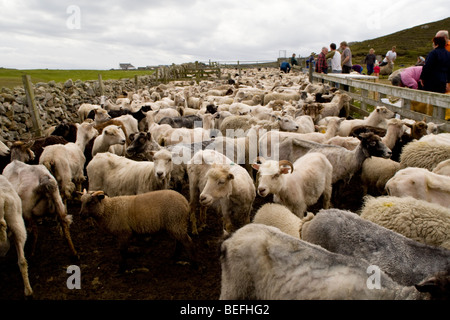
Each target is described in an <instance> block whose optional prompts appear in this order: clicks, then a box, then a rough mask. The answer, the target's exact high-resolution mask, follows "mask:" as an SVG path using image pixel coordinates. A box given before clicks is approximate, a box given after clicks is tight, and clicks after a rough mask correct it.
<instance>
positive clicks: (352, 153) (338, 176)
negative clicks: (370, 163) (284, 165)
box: [260, 132, 391, 184]
mask: <svg viewBox="0 0 450 320" xmlns="http://www.w3.org/2000/svg"><path fill="white" fill-rule="evenodd" d="M358 138H359V140H360V141H361V142H360V143H359V145H358V147H357V148H356V149H354V150H348V149H345V148H343V147H339V146H333V145H327V144H320V143H315V142H311V141H305V140H301V139H286V140H285V141H283V142H282V143H280V145H279V158H280V159H287V160H289V161H291V162H292V161H296V160H297V159H298V158H300V157H301V156H303V155H305V154H306V153H308V152H320V153H323V154H325V155H326V156H327V158H328V160H329V161H330V163H331V164H332V166H333V178H332V183H333V184H335V183H336V182H338V181H341V180H342V181H343V182H345V183H347V182H349V181H350V179H351V178H352V176H353V175H354V174H355V173H356V172H358V171H359V170H360V169H361V166H362V163H363V162H364V160H365V159H367V158H369V157H371V156H376V157H383V158H389V156H390V154H391V151H390V150H389V148H387V147H386V146H385V145H384V144H383V143H382V142H381V138H380V137H379V136H377V135H374V134H373V133H371V132H369V133H362V134H360V135H359V136H358ZM264 148H265V145H264V144H263V145H261V139H260V154H261V155H264V154H266V150H267V149H264ZM261 150H262V152H261ZM344 164H345V165H344Z"/></svg>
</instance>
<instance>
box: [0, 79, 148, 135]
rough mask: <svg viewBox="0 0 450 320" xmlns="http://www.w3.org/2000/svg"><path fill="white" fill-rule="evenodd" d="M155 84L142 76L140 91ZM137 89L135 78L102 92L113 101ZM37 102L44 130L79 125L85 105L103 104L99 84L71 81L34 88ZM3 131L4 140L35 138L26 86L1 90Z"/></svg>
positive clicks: (107, 86) (108, 84) (107, 83)
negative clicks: (66, 122)
mask: <svg viewBox="0 0 450 320" xmlns="http://www.w3.org/2000/svg"><path fill="white" fill-rule="evenodd" d="M154 85H156V82H155V79H154V78H152V77H151V76H140V77H139V80H138V86H139V88H143V87H150V86H154ZM135 88H136V83H135V79H134V78H132V79H121V80H104V81H103V90H104V91H103V92H104V95H105V96H107V97H108V98H111V99H113V101H115V98H116V97H117V96H119V95H121V94H122V92H124V91H133V90H135ZM34 95H35V101H36V104H37V106H38V109H39V114H40V122H41V126H42V129H43V130H45V129H47V128H49V127H51V126H54V125H57V124H58V123H60V122H61V121H64V120H65V121H69V122H79V117H78V113H77V110H78V108H79V106H80V105H81V104H82V103H92V104H100V96H101V90H100V84H99V81H81V80H76V81H73V80H72V79H69V80H67V81H66V82H63V83H56V82H55V81H50V82H48V83H45V82H39V83H36V84H35V85H34ZM0 128H1V138H0V139H1V140H2V141H14V140H26V139H31V138H35V135H34V133H33V122H32V118H31V110H30V107H29V106H28V104H27V97H26V93H25V89H24V88H23V87H16V88H14V89H10V88H2V89H1V91H0Z"/></svg>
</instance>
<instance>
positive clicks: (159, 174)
mask: <svg viewBox="0 0 450 320" xmlns="http://www.w3.org/2000/svg"><path fill="white" fill-rule="evenodd" d="M156 174H157V175H158V178H161V177H162V175H163V174H164V172H161V171H158V172H157V173H156Z"/></svg>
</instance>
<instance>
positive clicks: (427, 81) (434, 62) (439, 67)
mask: <svg viewBox="0 0 450 320" xmlns="http://www.w3.org/2000/svg"><path fill="white" fill-rule="evenodd" d="M433 48H434V49H433V50H432V51H431V52H430V53H429V54H428V55H427V57H426V58H423V57H418V59H417V62H416V65H415V66H413V67H409V68H405V69H403V70H402V71H401V72H400V73H398V74H397V75H396V76H395V77H393V78H392V80H391V82H392V84H393V85H396V86H401V87H409V88H413V89H421V90H426V91H432V92H439V93H446V92H449V93H450V41H449V33H448V31H447V30H440V31H438V32H437V33H436V35H435V37H434V38H433ZM396 49H397V48H396V47H395V46H393V47H392V48H391V50H389V51H388V52H387V53H386V56H385V57H384V59H383V60H382V61H381V63H379V62H378V61H377V57H376V55H375V50H374V49H373V48H371V49H370V50H369V53H368V54H367V56H366V57H365V60H364V63H365V64H366V66H367V74H368V75H372V74H374V75H375V76H378V75H379V73H380V67H382V66H384V65H387V64H391V63H392V64H393V63H394V61H395V60H396V58H397V52H396ZM328 61H330V64H331V72H332V73H350V72H351V71H357V72H358V73H362V70H363V67H362V66H361V65H354V64H352V52H351V50H350V47H349V46H348V43H347V42H346V41H342V42H341V43H340V47H339V49H338V48H337V47H336V44H335V43H331V44H330V48H329V49H328V48H327V47H323V48H322V50H321V52H320V53H319V55H318V56H317V58H314V54H311V57H310V58H308V59H307V60H306V65H307V68H314V71H315V72H318V73H328V71H329V67H330V66H329V65H328ZM291 65H292V66H294V65H298V62H297V59H296V58H295V53H294V54H293V55H292V57H291V59H290V63H289V62H283V63H282V64H281V66H280V69H281V70H282V71H284V72H290V70H291Z"/></svg>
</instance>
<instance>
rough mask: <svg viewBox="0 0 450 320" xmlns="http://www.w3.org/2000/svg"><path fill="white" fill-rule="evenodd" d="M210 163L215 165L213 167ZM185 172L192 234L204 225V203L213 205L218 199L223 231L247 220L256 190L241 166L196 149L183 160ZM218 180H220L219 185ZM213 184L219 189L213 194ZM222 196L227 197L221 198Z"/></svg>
mask: <svg viewBox="0 0 450 320" xmlns="http://www.w3.org/2000/svg"><path fill="white" fill-rule="evenodd" d="M214 164H217V165H218V166H217V167H214ZM210 169H211V170H212V171H211V172H209V170H210ZM187 173H188V177H189V197H190V198H189V199H190V200H189V205H190V208H191V226H192V233H193V234H198V232H199V231H201V229H202V228H204V227H205V226H206V210H207V206H210V205H213V202H214V201H215V200H218V199H219V198H220V200H219V205H220V207H221V209H222V210H221V211H222V215H223V216H224V220H225V230H226V231H228V232H232V231H234V230H236V229H238V228H239V227H241V226H242V225H243V224H244V223H247V222H250V211H251V209H252V204H253V201H254V199H255V196H256V192H255V186H254V183H253V180H252V178H251V177H250V175H249V174H248V172H247V171H246V170H245V169H244V168H242V167H241V166H238V165H235V164H234V163H233V162H232V161H231V159H229V158H227V157H226V156H225V155H223V154H221V153H220V152H217V151H215V150H200V151H197V152H196V153H195V154H194V156H193V157H192V159H191V160H190V161H189V162H188V163H187ZM218 180H220V182H221V183H220V185H218ZM207 184H208V188H206V186H207ZM214 184H216V185H217V186H216V189H219V187H220V189H221V190H220V191H221V192H220V193H219V192H218V193H217V195H214V194H213V193H214V192H215V191H216V190H215V189H214V188H213V185H214ZM225 187H226V188H225ZM222 189H225V190H222ZM225 196H226V197H227V198H223V197H225ZM200 205H201V208H200V219H199V220H200V225H199V227H197V218H196V211H197V208H198V207H199V206H200Z"/></svg>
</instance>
